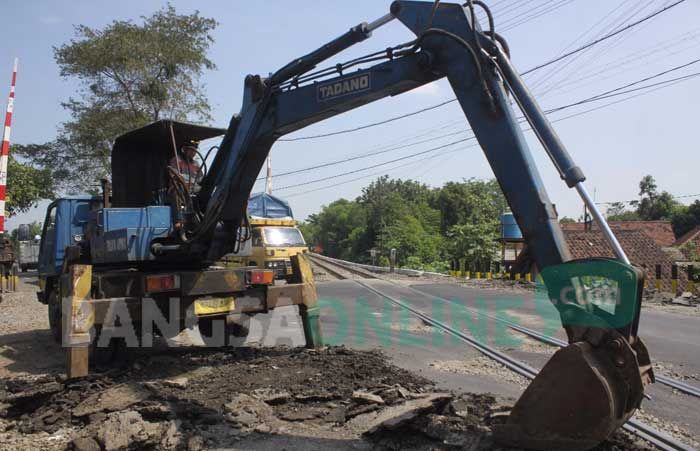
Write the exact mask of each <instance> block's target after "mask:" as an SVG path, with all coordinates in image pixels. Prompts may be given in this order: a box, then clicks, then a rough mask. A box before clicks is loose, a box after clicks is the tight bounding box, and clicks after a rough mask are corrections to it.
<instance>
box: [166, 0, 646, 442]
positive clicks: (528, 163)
mask: <svg viewBox="0 0 700 451" xmlns="http://www.w3.org/2000/svg"><path fill="white" fill-rule="evenodd" d="M465 6H466V7H465ZM465 6H463V5H459V4H450V3H440V2H434V3H433V2H417V1H395V2H394V3H393V4H392V5H391V9H390V12H389V14H387V15H386V16H384V17H382V18H380V19H378V20H376V21H374V22H372V23H369V24H367V23H363V24H360V25H358V26H356V27H353V28H352V29H350V30H349V31H348V32H347V33H345V34H343V35H341V36H340V37H338V38H337V39H335V40H333V41H331V42H329V43H327V44H325V45H323V46H321V47H320V48H318V49H317V50H315V51H313V52H311V53H309V54H307V55H305V56H303V57H301V58H297V59H295V60H293V61H292V62H290V63H289V64H287V65H286V66H284V67H283V68H282V69H280V70H279V71H277V72H275V73H274V74H272V75H271V76H269V77H267V78H265V77H261V76H257V75H249V76H248V77H246V80H245V86H244V96H243V105H242V108H241V111H240V114H238V115H235V116H234V117H233V119H232V120H231V124H230V126H229V128H228V131H227V133H226V135H225V137H224V139H223V141H222V143H221V145H220V150H219V152H218V154H217V155H216V157H215V160H214V162H213V164H212V166H211V169H210V170H209V172H208V174H207V176H206V178H205V179H204V180H203V182H202V189H201V191H200V193H199V195H198V199H197V200H198V202H196V204H197V205H200V206H201V207H200V208H201V211H199V212H198V214H199V215H200V217H201V218H202V219H201V221H199V222H198V223H197V224H196V226H194V227H192V228H191V229H190V230H187V231H186V233H185V234H184V235H183V243H182V245H181V246H184V247H186V248H187V250H188V252H189V253H190V254H191V255H199V258H201V259H202V260H206V261H214V260H216V259H217V258H219V257H220V256H221V254H223V253H227V252H231V250H232V249H235V242H236V240H237V239H239V236H240V235H239V229H240V228H241V224H242V223H243V222H244V221H245V218H246V203H247V200H248V197H249V194H250V191H251V189H252V187H253V184H254V182H255V179H256V177H257V175H258V174H259V172H260V170H261V168H262V166H263V163H264V161H265V158H266V157H267V155H268V153H269V151H270V148H271V146H272V145H273V144H274V142H275V141H276V140H277V139H279V138H280V137H281V136H283V135H285V134H288V133H291V132H294V131H296V130H299V129H301V128H303V127H306V126H308V125H310V124H313V123H316V122H319V121H321V120H324V119H327V118H330V117H332V116H336V115H338V114H341V113H344V112H346V111H349V110H352V109H354V108H357V107H360V106H362V105H366V104H368V103H370V102H373V101H375V100H379V99H382V98H384V97H387V96H394V95H398V94H401V93H403V92H406V91H409V90H412V89H415V88H417V87H419V86H421V85H424V84H426V83H430V82H433V81H435V80H438V79H441V78H447V80H448V81H449V83H450V86H451V87H452V89H453V90H454V93H455V95H456V98H457V100H458V102H459V104H460V106H461V108H462V110H463V112H464V115H465V117H466V119H467V120H468V122H469V124H470V125H471V129H472V131H473V133H474V135H475V136H476V139H477V140H478V142H479V144H480V145H481V147H482V149H483V151H484V153H485V155H486V157H487V159H488V161H489V163H490V165H491V168H492V169H493V172H494V174H495V176H496V179H497V180H498V183H499V184H500V186H501V189H502V190H503V193H504V195H505V197H506V199H507V201H508V204H509V205H510V208H511V210H512V211H513V213H514V215H515V218H516V220H517V222H518V225H519V226H520V229H521V230H522V232H523V236H524V238H525V240H526V242H527V246H528V249H529V252H530V253H531V255H532V257H533V259H534V262H535V263H536V265H537V267H538V268H539V270H540V272H541V274H542V276H543V279H544V282H545V284H546V286H547V291H548V295H549V298H550V299H551V301H552V303H553V304H554V306H555V307H556V308H557V309H558V311H559V313H560V316H561V320H562V325H563V327H564V328H565V329H566V332H567V334H568V338H569V342H570V343H571V344H570V345H569V346H568V347H567V348H564V349H563V350H561V351H559V352H557V354H555V355H554V357H553V358H552V359H551V361H550V362H549V363H548V364H547V365H546V366H545V367H544V368H543V370H542V371H541V373H540V375H539V376H538V377H537V378H536V379H535V381H533V383H532V384H531V385H530V387H528V389H527V390H526V391H525V393H524V394H523V396H522V397H521V398H520V400H519V401H518V402H517V404H516V406H515V407H514V409H513V411H512V413H511V415H510V418H509V420H508V422H507V423H506V424H505V425H503V426H502V427H501V428H500V429H499V430H498V431H497V432H498V436H499V438H500V440H501V441H503V442H505V443H508V444H511V445H517V446H523V447H528V448H533V447H534V448H546V449H551V448H567V449H586V448H590V447H592V446H594V445H595V444H596V443H598V442H600V441H602V440H604V439H605V438H606V437H607V436H609V435H610V434H611V433H612V432H613V431H615V430H616V429H617V428H618V427H619V426H621V425H622V424H623V423H624V422H625V421H626V420H627V419H628V418H629V417H630V416H631V415H632V414H633V412H634V411H635V409H636V408H638V407H639V405H640V402H641V399H642V396H643V391H644V385H645V384H646V383H648V382H651V381H653V374H652V373H651V369H650V365H649V356H648V353H647V351H646V348H645V347H644V344H643V343H642V341H641V340H640V339H639V337H637V325H638V322H639V308H640V299H641V286H642V284H643V273H642V272H641V271H640V270H638V269H636V268H634V267H632V266H631V265H630V264H629V261H628V260H627V257H626V256H625V255H624V252H623V251H622V248H621V247H620V245H619V243H618V242H617V240H616V239H615V237H614V235H613V234H612V232H611V231H610V229H609V227H608V226H607V224H606V223H605V220H604V219H603V217H602V215H600V213H599V212H598V210H597V208H596V207H595V205H594V204H593V202H592V200H591V199H590V196H588V193H587V191H586V189H585V186H584V185H583V182H584V180H585V177H584V175H583V172H582V171H581V169H580V168H578V167H577V166H576V165H575V164H574V163H573V160H572V159H571V157H570V156H569V154H568V153H567V151H566V149H565V148H564V146H563V145H562V143H561V141H560V140H559V138H558V137H557V134H556V132H555V131H554V129H553V128H552V126H551V124H550V123H549V121H548V120H547V117H546V116H545V115H544V113H543V112H542V110H541V109H540V108H539V106H538V105H537V102H536V101H535V99H534V97H533V96H532V95H531V94H530V92H529V91H528V89H527V87H526V86H525V84H524V83H523V81H522V79H521V78H520V76H519V75H518V72H517V71H516V70H515V69H514V67H513V66H512V64H511V62H510V60H509V56H508V55H507V53H508V49H507V44H506V43H505V41H504V40H503V39H502V38H501V37H500V36H498V35H497V34H496V33H495V32H494V31H493V30H487V31H482V30H481V28H480V26H479V24H478V23H476V20H475V19H474V18H475V13H474V8H475V7H477V6H478V7H482V8H486V7H485V5H484V4H483V3H482V2H480V1H478V0H473V2H472V1H469V2H468V3H467V4H465ZM488 15H489V16H490V13H489V14H488ZM392 20H399V21H400V22H401V23H402V24H403V25H405V26H406V27H407V28H408V29H409V30H411V31H412V32H413V33H414V34H415V35H416V39H415V40H413V41H411V42H408V43H405V44H402V45H398V46H395V47H392V48H389V49H386V50H385V51H381V52H377V53H375V54H371V55H368V56H367V57H365V58H357V59H354V60H352V61H349V62H347V63H345V64H338V65H335V66H331V67H329V68H328V69H316V67H317V65H318V64H320V63H322V62H323V61H325V60H327V59H328V58H330V57H332V56H334V55H336V54H338V53H339V52H341V51H343V50H345V49H347V48H349V47H350V46H352V45H354V44H356V43H358V42H360V41H363V40H365V39H367V38H369V37H370V35H371V33H372V31H373V30H374V29H376V28H378V27H380V26H382V25H384V24H385V23H387V22H389V21H392ZM491 25H492V24H491ZM377 61H380V62H377ZM368 63H372V64H374V65H372V66H370V67H365V68H359V69H358V68H357V67H359V66H361V65H363V64H368ZM351 69H352V70H351ZM512 100H514V103H515V104H517V106H519V108H520V110H521V111H522V113H523V114H524V116H525V118H526V119H527V120H528V122H529V123H530V125H531V126H532V128H533V130H534V132H535V133H536V135H537V137H538V138H539V140H540V142H541V144H542V146H543V148H544V149H545V151H546V152H547V153H548V155H549V156H550V158H551V160H552V162H553V163H554V166H555V168H556V169H557V171H558V172H559V174H560V176H561V178H562V179H563V180H564V182H565V183H566V184H567V185H568V186H569V187H571V188H575V189H576V190H577V191H578V193H579V194H580V195H581V197H582V199H583V201H584V202H585V203H586V204H587V205H588V207H589V209H591V211H592V212H593V213H594V216H595V218H596V219H597V220H598V221H599V224H600V227H601V230H603V232H604V233H605V234H606V236H607V237H608V239H609V241H610V244H611V246H612V248H613V249H614V250H615V253H616V256H617V259H616V260H610V259H592V260H585V261H572V257H571V254H570V252H569V249H568V247H567V245H566V242H565V240H564V238H563V234H562V231H561V229H560V227H559V224H558V218H557V213H556V210H555V208H554V206H553V205H552V203H551V201H550V199H549V197H548V196H547V193H546V191H545V188H544V186H543V183H542V180H541V178H540V175H539V173H538V171H537V168H536V166H535V164H534V160H533V158H532V155H531V153H530V150H529V149H528V146H527V144H526V141H525V138H524V136H523V133H522V131H521V129H520V126H519V124H518V120H517V119H516V113H515V111H514V110H513V108H512V107H511V104H512V103H513V102H512ZM171 249H173V250H176V251H181V249H179V247H178V246H171ZM593 279H595V280H603V281H605V283H606V287H608V288H607V291H606V293H607V295H606V296H604V299H602V300H601V299H600V297H598V298H595V297H591V289H590V288H591V286H592V285H595V286H600V284H592V283H591V281H592V280H593Z"/></svg>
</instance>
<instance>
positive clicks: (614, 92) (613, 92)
mask: <svg viewBox="0 0 700 451" xmlns="http://www.w3.org/2000/svg"><path fill="white" fill-rule="evenodd" d="M698 62H700V59H696V60H693V61H690V62H688V63H685V64H682V65H678V66H675V67H672V68H670V69H667V70H664V71H662V72H659V73H656V74H654V75H651V76H648V77H644V78H642V79H640V80H636V81H633V82H631V83H627V84H625V85H622V86H618V87H616V88H614V89H609V90H607V91H604V92H602V93H599V94H596V95H594V96H591V97H588V98H585V99H582V100H578V101H575V102H572V103H569V104H566V105H562V106H559V107H555V108H551V109H548V110H546V111H545V113H546V114H551V113H556V112H559V111H562V110H566V109H569V108H572V107H575V106H579V105H584V104H586V103H591V102H594V101H599V100H605V99H608V98H611V97H617V96H620V95H624V94H629V93H631V92H636V91H640V90H644V89H649V88H654V87H657V86H660V85H664V84H669V83H674V82H678V81H683V80H686V79H689V78H694V77H696V76H698V75H700V73H692V74H688V75H685V76H682V77H678V78H673V79H669V80H664V81H661V82H658V83H653V84H650V85H645V86H641V87H637V88H633V89H629V90H625V89H626V88H630V87H632V86H635V85H638V84H640V83H643V82H645V81H649V80H652V79H655V78H658V77H661V76H663V75H666V74H668V73H671V72H674V71H677V70H680V69H683V68H686V67H688V66H691V65H693V64H696V63H698ZM522 119H523V118H522V117H520V118H519V120H520V121H521V122H522ZM469 131H471V129H470V128H468V129H465V130H459V131H456V132H450V133H446V134H442V135H439V136H436V137H432V138H427V139H424V140H421V141H415V142H412V143H408V144H404V145H399V146H394V147H388V148H384V149H383V150H380V151H377V152H368V153H365V154H361V155H356V156H352V157H349V158H345V159H341V160H335V161H331V162H326V163H321V164H318V165H314V166H310V167H306V168H301V169H295V170H292V171H288V172H283V173H281V174H278V175H276V177H283V176H288V175H293V174H299V173H302V172H308V171H312V170H315V169H322V168H326V167H330V166H335V165H338V164H343V163H347V162H350V161H356V160H360V159H363V158H368V157H374V156H377V155H381V154H385V153H388V152H392V151H394V150H402V149H405V148H408V147H412V146H416V145H419V144H425V143H427V142H432V141H436V140H438V139H443V138H447V137H450V136H455V135H458V134H461V133H466V132H469ZM455 142H460V141H455ZM419 154H420V153H419ZM415 155H416V154H414V155H413V156H415ZM409 158H410V157H409ZM393 161H395V160H391V161H389V162H388V163H383V164H390V163H391V162H393ZM374 167H376V166H374ZM264 179H265V177H259V178H258V179H257V181H259V180H264ZM279 189H281V188H279Z"/></svg>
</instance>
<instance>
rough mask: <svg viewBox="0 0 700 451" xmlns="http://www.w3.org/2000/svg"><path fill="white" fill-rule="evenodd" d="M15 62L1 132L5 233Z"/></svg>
mask: <svg viewBox="0 0 700 451" xmlns="http://www.w3.org/2000/svg"><path fill="white" fill-rule="evenodd" d="M17 62H18V59H17V58H15V64H14V66H13V68H12V84H11V85H10V96H9V97H8V98H7V110H6V112H5V128H4V129H3V133H2V153H1V154H0V234H4V233H5V198H6V194H7V192H6V191H7V160H8V159H9V158H10V157H9V155H10V126H11V125H12V110H13V109H14V104H15V82H16V81H17Z"/></svg>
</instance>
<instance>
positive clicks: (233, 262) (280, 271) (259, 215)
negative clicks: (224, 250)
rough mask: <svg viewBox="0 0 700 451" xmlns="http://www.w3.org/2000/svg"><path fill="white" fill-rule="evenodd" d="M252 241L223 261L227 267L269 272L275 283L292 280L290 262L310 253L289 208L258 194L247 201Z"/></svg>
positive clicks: (278, 201)
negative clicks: (271, 272)
mask: <svg viewBox="0 0 700 451" xmlns="http://www.w3.org/2000/svg"><path fill="white" fill-rule="evenodd" d="M248 214H249V226H250V227H249V237H250V239H249V240H246V241H245V243H244V244H243V245H242V248H241V250H240V251H239V252H238V253H236V254H230V255H228V256H226V257H225V258H224V260H225V262H226V264H227V265H229V266H232V267H235V266H255V267H258V268H264V269H270V270H272V271H274V273H275V279H276V280H286V281H290V280H291V278H292V277H293V269H292V260H291V258H292V257H293V256H295V255H298V254H303V253H306V252H308V246H307V245H306V242H305V241H304V237H303V235H302V233H301V230H299V228H298V227H297V222H296V221H295V220H294V217H293V214H292V209H291V207H290V206H289V204H288V203H287V202H286V201H285V200H284V199H281V198H279V197H276V196H272V195H270V194H267V193H255V194H253V195H252V196H250V199H249V200H248Z"/></svg>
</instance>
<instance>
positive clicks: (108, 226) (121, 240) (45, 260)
mask: <svg viewBox="0 0 700 451" xmlns="http://www.w3.org/2000/svg"><path fill="white" fill-rule="evenodd" d="M169 233H170V207H168V206H150V207H144V208H102V199H100V198H90V197H79V198H70V199H69V198H64V199H58V200H56V201H54V202H53V203H51V205H49V208H48V209H47V212H46V218H45V220H44V229H43V231H42V242H41V243H42V244H41V249H40V251H39V280H40V287H41V291H40V294H39V300H40V301H41V302H44V303H46V302H47V299H46V295H45V294H44V293H46V292H47V291H48V290H50V289H51V288H52V282H53V279H55V278H56V277H58V276H60V275H61V273H62V272H63V263H64V260H65V258H66V248H67V247H69V246H76V247H78V248H80V254H81V255H82V256H83V257H84V259H85V260H86V261H87V262H89V263H90V264H93V265H106V264H114V265H119V264H134V263H138V262H144V261H148V260H152V259H154V258H155V257H154V256H153V254H152V253H151V249H150V244H151V242H152V241H153V240H154V239H155V238H162V237H165V236H167V235H168V234H169Z"/></svg>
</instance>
